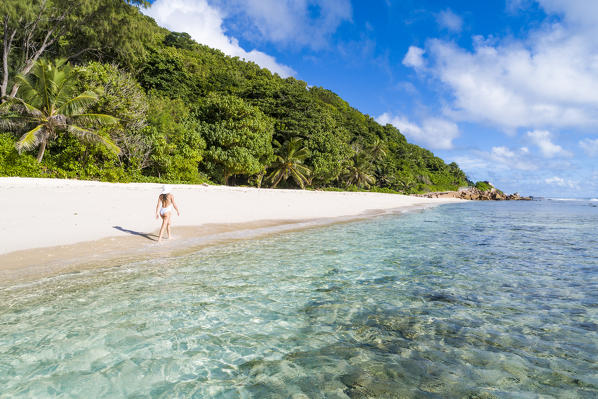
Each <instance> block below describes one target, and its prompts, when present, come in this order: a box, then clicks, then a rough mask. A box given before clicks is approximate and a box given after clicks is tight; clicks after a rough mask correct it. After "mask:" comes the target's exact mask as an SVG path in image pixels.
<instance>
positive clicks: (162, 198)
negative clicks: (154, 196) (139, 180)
mask: <svg viewBox="0 0 598 399" xmlns="http://www.w3.org/2000/svg"><path fill="white" fill-rule="evenodd" d="M160 200H161V201H162V202H163V203H164V202H166V201H167V200H168V194H160Z"/></svg>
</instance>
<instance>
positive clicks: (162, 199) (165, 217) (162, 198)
mask: <svg viewBox="0 0 598 399" xmlns="http://www.w3.org/2000/svg"><path fill="white" fill-rule="evenodd" d="M172 208H174V210H175V211H176V213H177V215H179V216H181V214H180V212H179V208H178V207H177V206H176V202H174V195H172V193H171V192H170V189H169V188H168V186H163V187H162V193H161V194H160V195H159V196H158V204H157V205H156V219H158V216H160V217H161V218H162V227H160V234H158V242H160V241H162V233H164V229H166V233H167V234H168V239H169V240H170V238H171V237H170V217H171V214H172Z"/></svg>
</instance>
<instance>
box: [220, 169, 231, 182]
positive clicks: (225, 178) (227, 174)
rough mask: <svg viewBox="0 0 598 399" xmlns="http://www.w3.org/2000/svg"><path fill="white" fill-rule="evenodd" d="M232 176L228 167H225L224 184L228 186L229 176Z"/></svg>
mask: <svg viewBox="0 0 598 399" xmlns="http://www.w3.org/2000/svg"><path fill="white" fill-rule="evenodd" d="M229 177H230V173H229V172H228V169H227V168H224V173H223V177H222V184H224V185H225V186H228V178H229Z"/></svg>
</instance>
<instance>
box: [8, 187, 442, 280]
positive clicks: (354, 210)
mask: <svg viewBox="0 0 598 399" xmlns="http://www.w3.org/2000/svg"><path fill="white" fill-rule="evenodd" d="M171 188H172V192H173V194H174V195H175V200H176V202H177V204H178V205H179V209H180V210H181V216H180V217H177V216H176V215H173V227H172V229H173V237H174V239H173V240H165V241H163V242H162V243H158V242H157V232H158V230H159V227H160V220H155V216H154V214H155V206H156V202H157V195H158V194H159V193H160V189H161V185H159V184H145V183H131V184H114V183H101V182H90V181H74V180H58V179H29V178H0V202H1V203H3V204H7V203H8V204H15V205H11V212H10V213H8V214H6V215H5V216H3V223H2V225H1V227H0V285H6V284H14V283H18V282H25V281H29V280H34V279H38V278H43V277H48V276H54V275H58V274H64V273H73V272H78V271H80V270H85V269H90V268H96V267H109V266H115V265H118V264H124V263H127V262H130V261H135V260H143V259H149V258H154V257H164V256H176V255H182V254H185V253H190V252H193V251H196V250H198V249H200V248H202V247H205V246H208V245H217V244H220V243H225V242H230V241H232V240H240V239H247V238H255V237H260V236H264V235H268V234H275V233H280V232H285V231H293V230H299V229H306V228H313V227H316V226H322V225H327V224H333V223H342V222H347V221H351V220H356V219H362V218H367V217H372V216H376V215H380V214H384V213H389V212H403V211H406V210H412V209H418V208H419V209H421V208H425V207H429V206H434V205H438V204H442V203H446V202H454V200H444V199H442V200H439V199H427V198H416V197H410V196H403V195H396V194H380V193H352V192H324V191H303V190H270V189H255V188H247V187H224V186H199V185H174V186H171Z"/></svg>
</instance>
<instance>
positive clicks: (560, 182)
mask: <svg viewBox="0 0 598 399" xmlns="http://www.w3.org/2000/svg"><path fill="white" fill-rule="evenodd" d="M544 183H546V184H551V185H554V186H559V187H569V188H576V187H577V183H575V182H573V181H571V180H566V179H563V178H562V177H558V176H554V177H549V178H547V179H544Z"/></svg>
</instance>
